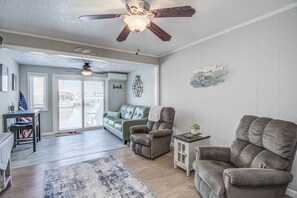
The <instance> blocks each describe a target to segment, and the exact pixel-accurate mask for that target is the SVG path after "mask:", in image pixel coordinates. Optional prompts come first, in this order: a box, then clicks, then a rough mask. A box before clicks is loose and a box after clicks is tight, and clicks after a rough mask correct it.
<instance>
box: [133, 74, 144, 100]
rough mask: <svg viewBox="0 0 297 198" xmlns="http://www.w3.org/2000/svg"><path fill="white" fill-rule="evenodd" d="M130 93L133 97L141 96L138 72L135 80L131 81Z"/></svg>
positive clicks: (141, 84) (140, 82) (141, 90)
mask: <svg viewBox="0 0 297 198" xmlns="http://www.w3.org/2000/svg"><path fill="white" fill-rule="evenodd" d="M132 93H133V95H134V96H135V97H141V95H142V93H143V83H142V81H141V79H140V75H139V74H138V75H136V76H135V80H134V81H133V84H132Z"/></svg>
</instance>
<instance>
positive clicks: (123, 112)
mask: <svg viewBox="0 0 297 198" xmlns="http://www.w3.org/2000/svg"><path fill="white" fill-rule="evenodd" d="M149 110H150V108H148V107H144V106H136V105H122V106H121V108H120V111H119V116H116V117H112V116H111V117H109V116H108V113H104V115H103V117H104V118H103V126H104V128H105V129H107V130H109V131H110V132H112V133H113V134H115V135H116V136H118V137H119V138H121V139H122V140H123V142H124V144H127V141H128V140H130V131H129V128H130V127H131V126H135V125H142V124H146V123H147V121H148V120H147V117H148V113H149Z"/></svg>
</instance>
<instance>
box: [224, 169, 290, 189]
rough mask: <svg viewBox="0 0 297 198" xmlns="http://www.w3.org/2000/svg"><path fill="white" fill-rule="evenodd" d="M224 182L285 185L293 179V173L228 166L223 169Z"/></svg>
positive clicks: (249, 185) (248, 184) (252, 185)
mask: <svg viewBox="0 0 297 198" xmlns="http://www.w3.org/2000/svg"><path fill="white" fill-rule="evenodd" d="M223 175H224V182H225V184H226V183H228V182H229V183H231V184H232V185H234V186H246V187H257V186H274V185H285V184H288V183H290V182H291V181H293V175H292V174H291V173H290V172H287V171H281V170H275V169H264V168H230V169H225V170H224V174H223Z"/></svg>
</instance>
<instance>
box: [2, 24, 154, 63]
mask: <svg viewBox="0 0 297 198" xmlns="http://www.w3.org/2000/svg"><path fill="white" fill-rule="evenodd" d="M0 32H7V33H11V34H19V35H23V36H31V37H35V38H42V39H48V40H52V41H60V42H65V43H71V44H77V45H83V46H88V47H95V48H100V49H106V50H112V51H117V52H125V53H129V54H135V53H136V52H134V51H129V50H122V49H116V48H111V47H105V46H101V45H94V44H89V43H83V42H77V41H72V40H67V39H59V38H54V37H49V36H42V35H38V34H31V33H26V32H19V31H14V30H7V29H0ZM139 55H142V56H149V57H154V58H160V56H156V55H153V54H145V53H139Z"/></svg>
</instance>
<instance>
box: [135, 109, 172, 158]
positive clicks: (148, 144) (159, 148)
mask: <svg viewBox="0 0 297 198" xmlns="http://www.w3.org/2000/svg"><path fill="white" fill-rule="evenodd" d="M174 115H175V111H174V109H173V108H171V107H164V108H163V109H162V111H161V114H160V120H159V121H158V122H155V121H152V120H150V115H149V121H148V123H147V125H139V126H133V127H131V128H130V146H131V150H132V151H134V152H135V153H137V154H139V155H142V156H144V157H147V158H150V159H154V158H156V157H158V156H160V155H162V154H165V153H167V152H169V151H170V141H171V136H172V133H173V131H172V127H173V120H174Z"/></svg>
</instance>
